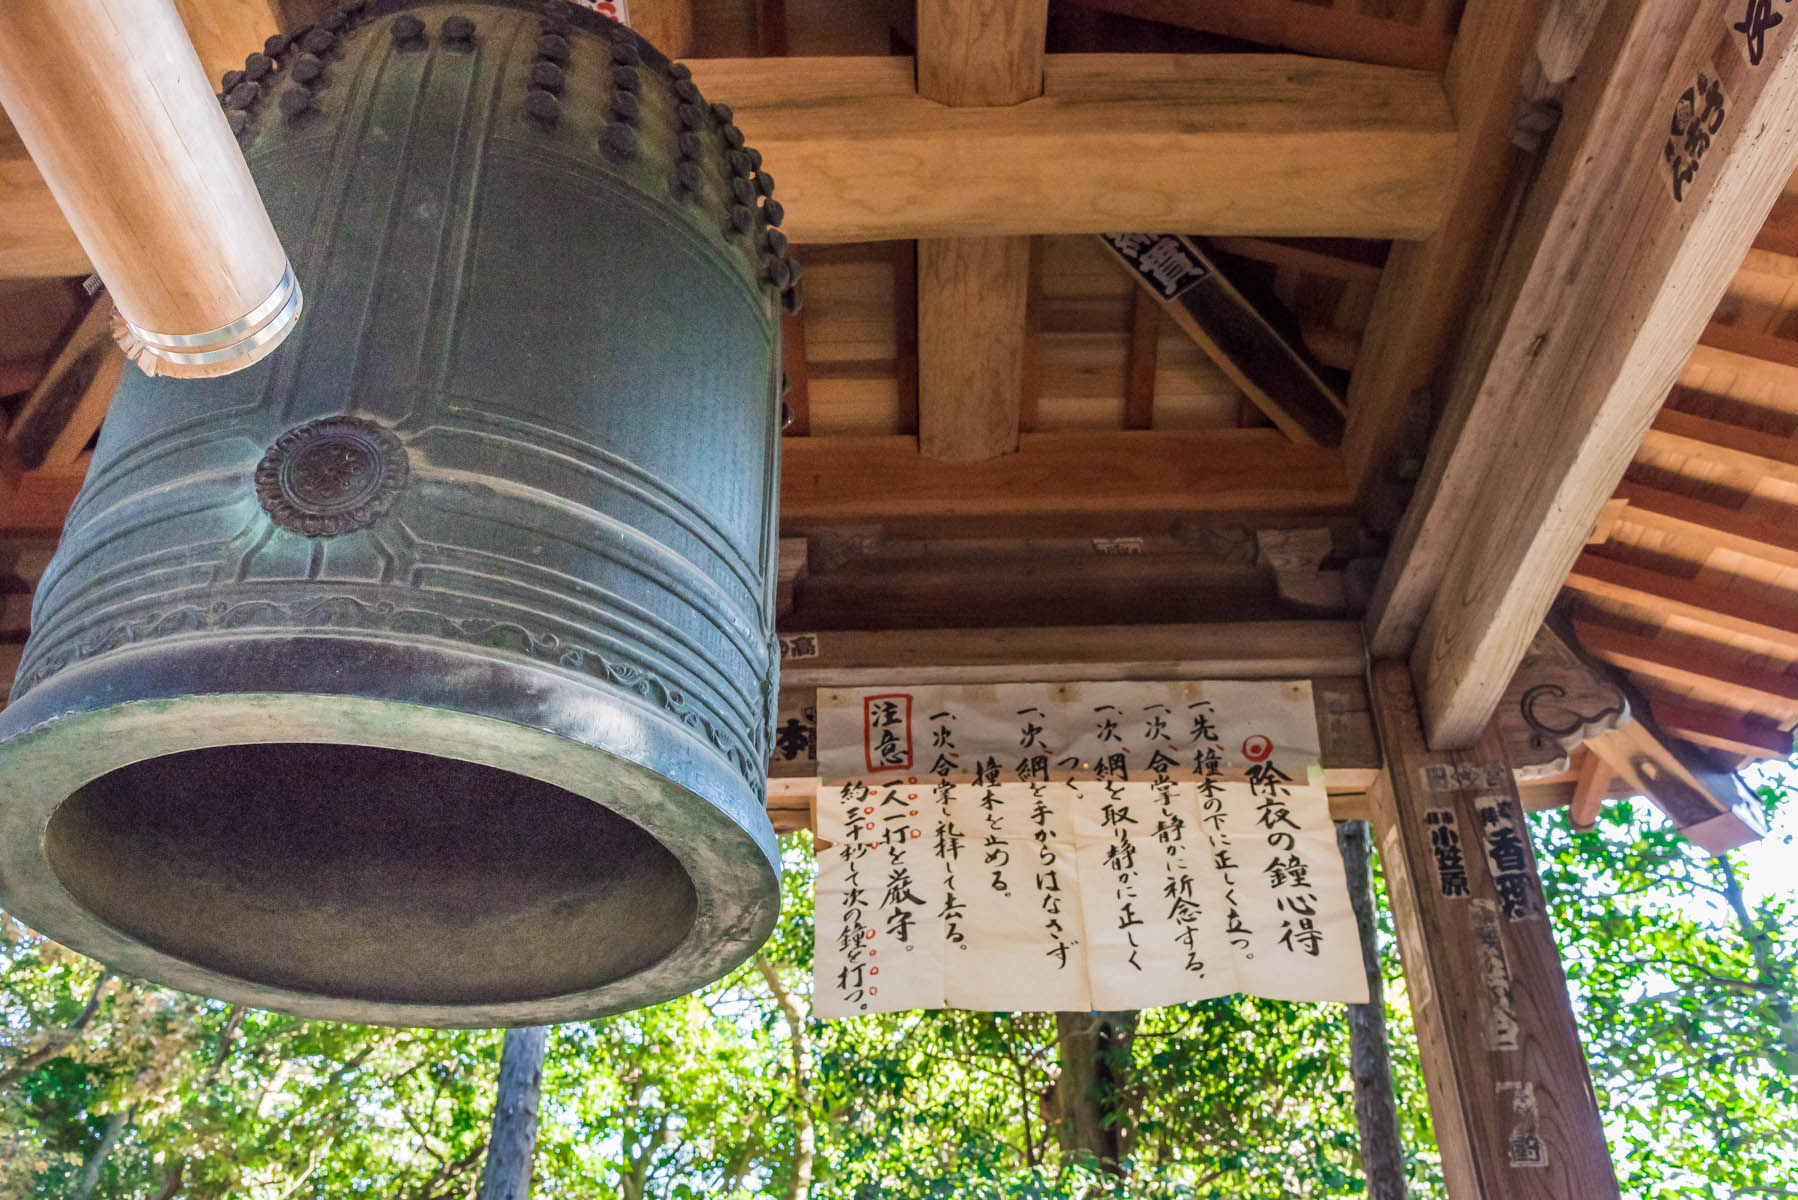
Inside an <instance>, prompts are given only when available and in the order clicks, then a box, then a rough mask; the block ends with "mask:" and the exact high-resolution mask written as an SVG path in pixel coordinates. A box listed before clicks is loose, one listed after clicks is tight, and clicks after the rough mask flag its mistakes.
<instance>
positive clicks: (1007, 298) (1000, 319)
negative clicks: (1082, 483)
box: [918, 0, 1049, 462]
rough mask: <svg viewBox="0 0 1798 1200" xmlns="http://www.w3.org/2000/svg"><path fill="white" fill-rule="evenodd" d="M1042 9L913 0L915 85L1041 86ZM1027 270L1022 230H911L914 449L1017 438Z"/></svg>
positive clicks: (944, 96)
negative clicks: (925, 234) (923, 234)
mask: <svg viewBox="0 0 1798 1200" xmlns="http://www.w3.org/2000/svg"><path fill="white" fill-rule="evenodd" d="M1048 14H1049V5H1048V0H923V3H921V4H920V5H919V6H918V92H919V94H920V95H921V96H924V97H926V98H927V99H930V100H934V101H936V102H938V103H940V104H945V105H948V106H950V107H952V108H968V107H975V106H983V105H1010V104H1018V103H1021V102H1023V101H1025V100H1030V99H1033V98H1034V97H1036V96H1039V95H1041V94H1042V90H1043V38H1044V34H1045V30H1046V28H1047V24H1048V19H1049V18H1048ZM1030 279H1031V244H1030V239H1029V238H1027V237H976V238H954V239H943V238H924V239H921V240H920V241H919V242H918V447H919V449H920V450H921V451H922V452H923V453H924V455H925V456H927V457H930V458H940V459H944V460H946V461H950V462H970V461H974V460H977V459H983V458H992V457H995V456H997V455H1001V454H1010V453H1012V452H1013V451H1014V450H1016V449H1017V445H1018V430H1019V427H1020V423H1021V405H1022V399H1023V395H1024V389H1025V386H1026V378H1025V376H1026V367H1027V365H1030V362H1031V361H1032V360H1030V354H1029V351H1030V350H1031V349H1032V348H1031V347H1030V346H1028V345H1027V344H1026V343H1027V338H1026V330H1025V316H1026V313H1027V310H1028V306H1029V298H1030ZM1034 392H1035V389H1032V395H1033V398H1034Z"/></svg>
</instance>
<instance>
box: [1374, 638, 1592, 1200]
mask: <svg viewBox="0 0 1798 1200" xmlns="http://www.w3.org/2000/svg"><path fill="white" fill-rule="evenodd" d="M1373 706H1374V713H1375V718H1376V720H1377V722H1378V724H1379V729H1380V740H1381V743H1382V745H1383V749H1384V751H1385V755H1386V773H1385V775H1384V777H1383V778H1382V779H1380V780H1379V781H1377V782H1376V783H1375V785H1374V787H1373V789H1372V790H1371V792H1370V793H1369V801H1370V805H1371V809H1372V816H1373V824H1374V831H1375V834H1376V837H1377V840H1378V843H1379V847H1380V856H1381V862H1382V864H1383V865H1384V867H1385V873H1386V888H1387V891H1388V894H1389V895H1390V897H1391V900H1392V911H1393V915H1394V918H1395V922H1394V923H1395V925H1396V927H1397V931H1398V941H1399V950H1400V953H1401V954H1402V955H1403V958H1404V964H1405V983H1406V989H1407V991H1408V992H1409V993H1410V996H1411V1007H1412V1012H1413V1015H1414V1016H1415V1018H1416V1022H1417V1040H1418V1047H1419V1050H1420V1054H1421V1058H1422V1064H1423V1074H1424V1083H1425V1085H1426V1086H1427V1088H1428V1091H1429V1097H1430V1114H1431V1116H1432V1118H1433V1119H1434V1123H1435V1127H1436V1142H1437V1145H1438V1147H1439V1148H1440V1150H1441V1152H1442V1171H1443V1176H1444V1178H1445V1179H1446V1181H1447V1184H1448V1195H1449V1200H1607V1198H1613V1200H1614V1198H1615V1197H1616V1196H1617V1194H1618V1192H1617V1180H1616V1176H1615V1174H1614V1173H1613V1171H1612V1168H1611V1159H1610V1153H1609V1151H1608V1150H1607V1148H1606V1146H1605V1140H1604V1128H1603V1125H1602V1122H1601V1121H1600V1119H1599V1114H1598V1104H1597V1100H1596V1098H1595V1097H1594V1095H1593V1092H1592V1081H1591V1078H1590V1076H1589V1075H1588V1074H1587V1071H1586V1059H1585V1053H1584V1050H1583V1049H1582V1047H1581V1046H1580V1040H1579V1032H1578V1030H1577V1029H1576V1028H1575V1026H1574V1020H1573V1008H1572V1004H1571V1002H1570V1001H1569V999H1568V995H1567V981H1566V976H1565V975H1564V974H1563V973H1562V970H1561V960H1560V956H1559V953H1558V952H1557V951H1556V949H1555V943H1554V936H1553V933H1552V932H1551V930H1550V929H1549V924H1548V916H1547V912H1546V909H1545V906H1544V903H1543V898H1542V888H1541V882H1540V880H1539V878H1538V876H1537V874H1536V861H1535V855H1534V852H1533V851H1532V849H1531V846H1530V838H1529V830H1528V827H1527V826H1526V825H1525V824H1524V819H1523V806H1522V804H1521V803H1520V802H1519V800H1518V797H1517V788H1516V784H1515V783H1514V782H1513V780H1512V775H1511V768H1510V765H1509V764H1508V763H1507V762H1506V761H1505V753H1504V746H1503V743H1502V741H1501V740H1500V737H1499V734H1498V731H1497V727H1496V725H1491V726H1488V727H1487V729H1486V731H1485V733H1484V734H1483V735H1482V736H1481V737H1480V738H1479V739H1478V740H1477V741H1476V742H1475V743H1474V745H1473V746H1472V747H1471V748H1470V749H1468V750H1464V751H1453V752H1446V753H1445V752H1432V751H1431V750H1429V749H1428V747H1427V746H1426V745H1425V743H1424V738H1423V729H1422V727H1421V725H1420V723H1419V721H1418V714H1417V698H1416V695H1415V693H1414V692H1413V690H1412V684H1411V672H1410V670H1409V668H1407V667H1406V666H1405V665H1404V664H1403V663H1397V662H1379V663H1376V664H1375V665H1374V668H1373Z"/></svg>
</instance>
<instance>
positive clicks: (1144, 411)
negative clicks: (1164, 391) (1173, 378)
mask: <svg viewBox="0 0 1798 1200" xmlns="http://www.w3.org/2000/svg"><path fill="white" fill-rule="evenodd" d="M1130 300H1131V304H1130V358H1129V366H1128V369H1127V372H1126V375H1125V382H1124V428H1125V429H1152V428H1154V426H1155V368H1156V360H1157V358H1158V357H1159V355H1160V350H1161V305H1160V304H1159V303H1158V302H1157V301H1156V299H1155V297H1154V296H1151V295H1150V294H1149V290H1148V289H1147V288H1137V289H1136V291H1135V292H1134V293H1132V294H1131V297H1130Z"/></svg>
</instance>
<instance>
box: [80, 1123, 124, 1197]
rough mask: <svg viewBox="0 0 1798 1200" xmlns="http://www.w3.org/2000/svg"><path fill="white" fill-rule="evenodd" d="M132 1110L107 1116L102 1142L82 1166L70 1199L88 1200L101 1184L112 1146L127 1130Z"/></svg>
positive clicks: (101, 1136) (101, 1135) (101, 1137)
mask: <svg viewBox="0 0 1798 1200" xmlns="http://www.w3.org/2000/svg"><path fill="white" fill-rule="evenodd" d="M131 1111H132V1110H129V1109H127V1110H123V1111H119V1112H114V1113H113V1114H112V1115H111V1116H109V1117H107V1118H106V1128H105V1129H104V1130H103V1131H102V1132H101V1134H100V1144H99V1145H98V1146H95V1147H94V1152H93V1153H92V1154H90V1155H88V1156H87V1162H85V1163H83V1164H82V1166H81V1178H79V1179H77V1180H76V1181H75V1190H74V1191H72V1192H70V1193H69V1200H87V1198H88V1197H89V1196H91V1195H93V1194H94V1189H95V1188H96V1187H99V1186H100V1172H101V1171H103V1170H104V1169H105V1168H106V1160H107V1158H109V1157H110V1156H111V1155H112V1148H113V1147H114V1146H116V1145H118V1144H119V1135H120V1134H122V1133H124V1132H125V1126H127V1125H129V1124H130V1123H131Z"/></svg>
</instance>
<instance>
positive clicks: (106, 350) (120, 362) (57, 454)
mask: <svg viewBox="0 0 1798 1200" xmlns="http://www.w3.org/2000/svg"><path fill="white" fill-rule="evenodd" d="M99 353H100V362H99V365H98V366H97V368H96V369H95V371H94V374H93V377H92V378H91V379H89V380H88V381H87V386H86V387H84V388H83V389H82V390H81V394H80V396H79V397H77V398H76V400H75V404H74V407H73V408H72V409H71V411H70V412H69V414H68V418H67V419H66V420H64V421H63V423H62V429H61V430H59V431H58V432H57V434H56V439H55V440H54V441H53V442H51V443H50V450H49V453H47V454H45V455H44V462H43V465H44V466H46V467H48V468H50V469H52V470H55V469H58V468H66V467H70V466H73V465H74V463H75V460H76V459H78V458H80V457H81V455H82V454H83V453H84V452H85V451H86V450H87V444H88V443H89V442H91V441H93V440H94V435H95V434H97V433H99V432H100V423H101V422H102V421H104V420H105V419H106V410H107V408H108V407H109V406H110V405H111V404H112V395H113V393H114V392H116V391H118V388H119V380H120V379H121V378H122V377H123V376H124V373H125V365H126V364H125V352H124V351H123V350H121V349H120V348H119V347H118V346H117V344H115V343H113V342H110V341H109V342H107V343H106V344H105V345H104V346H103V347H101V349H100V351H99Z"/></svg>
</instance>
